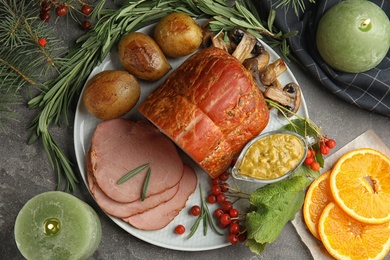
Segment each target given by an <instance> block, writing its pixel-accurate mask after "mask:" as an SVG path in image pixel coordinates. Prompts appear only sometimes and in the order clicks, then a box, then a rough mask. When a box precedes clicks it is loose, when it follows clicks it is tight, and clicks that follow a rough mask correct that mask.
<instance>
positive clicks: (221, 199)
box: [217, 193, 226, 204]
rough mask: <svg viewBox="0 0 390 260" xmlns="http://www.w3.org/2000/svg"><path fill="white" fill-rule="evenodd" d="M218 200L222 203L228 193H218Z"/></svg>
mask: <svg viewBox="0 0 390 260" xmlns="http://www.w3.org/2000/svg"><path fill="white" fill-rule="evenodd" d="M217 201H218V203H220V204H222V203H223V202H225V201H226V195H225V194H224V193H220V194H218V195H217Z"/></svg>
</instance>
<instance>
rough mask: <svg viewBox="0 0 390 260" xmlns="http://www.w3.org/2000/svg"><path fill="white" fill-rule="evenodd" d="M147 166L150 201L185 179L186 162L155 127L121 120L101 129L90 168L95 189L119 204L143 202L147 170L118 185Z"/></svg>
mask: <svg viewBox="0 0 390 260" xmlns="http://www.w3.org/2000/svg"><path fill="white" fill-rule="evenodd" d="M145 163H149V167H150V169H151V175H150V180H149V184H148V189H147V197H149V196H152V195H156V194H161V193H162V192H165V191H167V190H169V189H170V188H172V187H174V186H175V185H177V184H178V183H179V181H180V180H181V178H182V177H183V168H184V166H183V161H182V159H181V157H180V156H179V154H178V152H177V150H176V147H175V145H174V143H173V142H172V141H171V140H170V139H169V138H167V137H166V136H165V135H163V134H162V133H161V132H160V131H159V130H158V129H157V128H156V127H154V126H153V125H152V124H151V123H149V122H146V121H138V122H133V121H130V120H126V119H121V118H117V119H112V120H107V121H103V122H101V123H100V124H99V125H98V126H97V128H96V130H95V132H94V134H93V137H92V143H91V147H90V150H89V152H88V156H87V165H88V171H89V174H91V176H92V177H93V182H94V184H93V185H98V187H99V188H100V189H101V191H102V192H103V193H104V194H105V195H106V196H107V197H109V198H110V199H111V200H113V201H116V202H119V203H130V202H136V201H139V200H140V199H141V194H142V186H143V183H144V180H145V177H146V173H147V170H146V169H144V170H143V171H141V172H140V173H138V174H136V175H135V176H133V177H132V178H131V179H129V180H127V181H126V182H124V183H122V184H118V183H117V182H118V180H119V179H121V178H122V177H123V176H124V175H126V174H127V173H129V172H130V171H132V170H134V169H136V168H137V167H139V166H141V165H143V164H145ZM91 190H92V189H91Z"/></svg>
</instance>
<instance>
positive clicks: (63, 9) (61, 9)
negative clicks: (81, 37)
mask: <svg viewBox="0 0 390 260" xmlns="http://www.w3.org/2000/svg"><path fill="white" fill-rule="evenodd" d="M67 13H68V8H66V6H65V5H60V6H58V7H57V8H56V14H57V15H58V16H65V15H66V14H67Z"/></svg>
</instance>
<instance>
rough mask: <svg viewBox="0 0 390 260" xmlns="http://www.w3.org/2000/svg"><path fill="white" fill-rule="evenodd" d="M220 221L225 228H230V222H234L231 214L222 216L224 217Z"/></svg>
mask: <svg viewBox="0 0 390 260" xmlns="http://www.w3.org/2000/svg"><path fill="white" fill-rule="evenodd" d="M219 221H220V222H221V224H222V225H223V226H228V225H229V224H230V222H231V221H232V219H231V217H230V215H229V214H226V213H225V214H222V216H221V217H220V218H219Z"/></svg>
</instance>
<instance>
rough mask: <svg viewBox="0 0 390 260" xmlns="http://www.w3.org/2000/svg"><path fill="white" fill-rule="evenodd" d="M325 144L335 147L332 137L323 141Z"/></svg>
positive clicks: (331, 147)
mask: <svg viewBox="0 0 390 260" xmlns="http://www.w3.org/2000/svg"><path fill="white" fill-rule="evenodd" d="M325 144H326V146H328V147H329V148H330V149H333V148H335V147H336V141H335V140H333V139H329V140H328V141H326V142H325Z"/></svg>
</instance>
